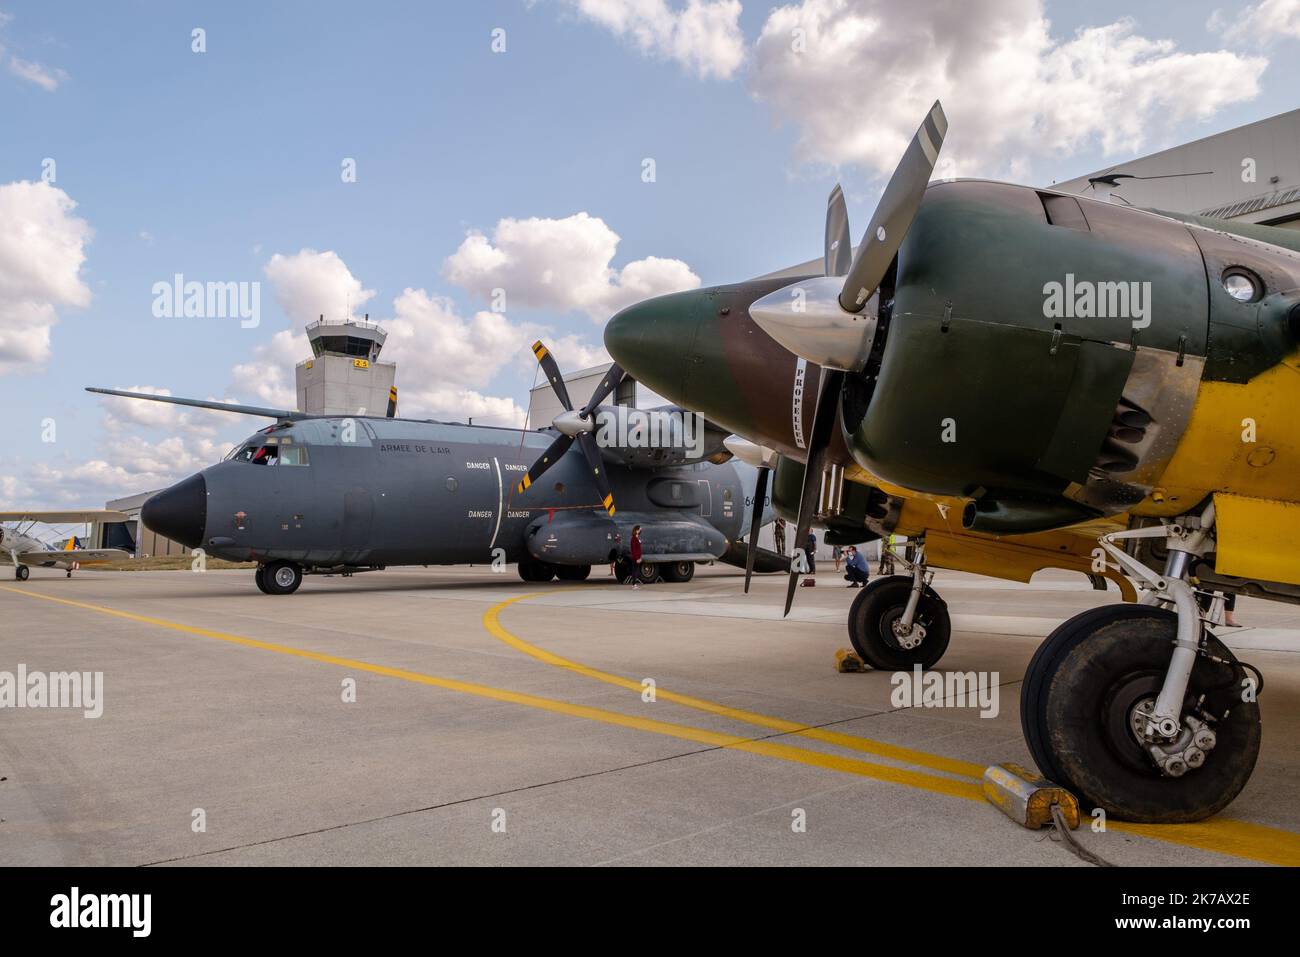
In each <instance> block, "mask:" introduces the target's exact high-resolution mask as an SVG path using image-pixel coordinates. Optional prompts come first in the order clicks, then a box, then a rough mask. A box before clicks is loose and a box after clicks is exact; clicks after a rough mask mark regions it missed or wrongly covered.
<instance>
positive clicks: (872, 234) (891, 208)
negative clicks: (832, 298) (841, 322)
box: [840, 100, 948, 312]
mask: <svg viewBox="0 0 1300 957" xmlns="http://www.w3.org/2000/svg"><path fill="white" fill-rule="evenodd" d="M947 132H948V118H947V117H946V116H944V115H943V107H942V106H940V105H939V101H938V100H935V101H934V106H932V107H930V112H929V114H928V115H927V116H926V118H925V119H924V120H923V121H922V123H921V125H920V127H919V128H918V129H917V131H916V135H915V136H913V137H912V142H911V143H910V144H909V145H908V147H907V152H905V153H904V154H903V158H902V160H900V161H899V164H898V167H897V168H896V169H895V170H894V175H893V176H892V177H890V180H889V185H887V186H886V187H885V192H884V193H883V194H882V195H881V197H880V203H879V205H877V206H876V211H875V212H874V213H872V215H871V222H870V223H868V224H867V231H866V233H865V234H863V237H862V242H861V244H859V246H858V254H857V255H856V256H854V257H853V265H852V266H850V267H849V273H848V277H847V278H846V279H845V280H844V288H843V289H842V290H841V291H840V306H841V307H843V308H844V309H845V310H847V311H848V312H861V311H862V307H863V306H865V305H866V303H867V300H868V299H870V298H871V294H872V293H873V292H875V291H876V288H877V287H878V286H879V285H880V281H881V280H882V279H884V278H885V273H887V272H888V271H889V264H890V263H891V262H893V261H894V256H896V255H897V254H898V248H899V247H900V246H902V245H903V238H904V237H905V236H906V235H907V230H908V228H909V227H910V226H911V225H912V220H913V219H914V218H915V217H916V211H917V209H918V208H919V207H920V205H921V200H922V199H923V198H924V197H925V187H926V186H927V185H928V184H929V182H930V176H931V175H932V174H933V173H934V164H935V163H936V162H938V160H939V150H940V148H941V147H942V146H943V138H944V135H945V134H946V133H947Z"/></svg>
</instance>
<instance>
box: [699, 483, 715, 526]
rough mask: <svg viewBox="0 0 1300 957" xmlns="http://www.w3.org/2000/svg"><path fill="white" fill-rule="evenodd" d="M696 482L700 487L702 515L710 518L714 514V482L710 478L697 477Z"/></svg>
mask: <svg viewBox="0 0 1300 957" xmlns="http://www.w3.org/2000/svg"><path fill="white" fill-rule="evenodd" d="M695 484H696V485H698V486H699V487H700V517H701V518H710V517H712V515H713V483H711V482H710V481H709V480H708V479H696V480H695Z"/></svg>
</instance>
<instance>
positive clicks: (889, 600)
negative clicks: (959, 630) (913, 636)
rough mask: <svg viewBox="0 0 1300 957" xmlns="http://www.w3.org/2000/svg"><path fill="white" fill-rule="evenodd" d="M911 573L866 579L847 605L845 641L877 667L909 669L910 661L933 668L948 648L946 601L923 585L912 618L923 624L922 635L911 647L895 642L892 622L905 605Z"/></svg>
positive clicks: (879, 669) (908, 595)
mask: <svg viewBox="0 0 1300 957" xmlns="http://www.w3.org/2000/svg"><path fill="white" fill-rule="evenodd" d="M911 594H912V576H910V575H890V576H888V577H887V578H876V579H873V580H872V581H869V582H867V583H866V584H865V585H863V586H862V587H861V588H860V589H858V594H857V595H856V596H855V597H854V599H853V604H852V605H850V606H849V622H848V624H849V641H850V642H852V643H853V650H854V651H856V652H857V653H858V655H859V656H860V657H861V658H862V660H863V661H865V662H866V663H867V664H868V665H870V666H871V667H872V668H875V669H876V670H877V671H910V670H911V669H912V667H913V666H914V665H920V666H921V667H922V668H926V669H929V668H933V667H934V666H935V665H936V664H937V663H938V662H939V659H940V658H942V657H943V654H944V652H945V651H947V650H948V640H949V639H950V638H951V637H952V622H951V621H950V620H949V617H948V605H947V603H946V602H945V601H944V600H943V599H942V598H940V597H939V596H938V594H937V593H936V592H935V591H934V589H932V588H930V587H929V586H926V589H925V591H924V592H922V593H921V600H920V602H919V603H918V604H917V607H916V617H915V621H916V622H918V623H920V624H922V625H924V626H925V638H924V640H922V642H921V643H920V644H919V645H917V646H916V647H915V648H912V649H911V650H908V649H905V648H903V647H901V646H900V645H899V644H898V640H897V639H896V638H895V637H894V633H893V631H892V628H891V626H892V624H893V622H894V621H895V620H896V619H897V618H898V617H899V616H900V615H902V613H903V611H904V610H905V609H906V608H907V600H908V598H910V597H911Z"/></svg>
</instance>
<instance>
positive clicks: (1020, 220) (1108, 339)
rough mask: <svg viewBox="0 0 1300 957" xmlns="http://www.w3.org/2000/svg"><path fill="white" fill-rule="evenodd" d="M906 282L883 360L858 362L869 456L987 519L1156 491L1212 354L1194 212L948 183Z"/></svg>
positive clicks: (855, 440)
mask: <svg viewBox="0 0 1300 957" xmlns="http://www.w3.org/2000/svg"><path fill="white" fill-rule="evenodd" d="M890 291H891V290H888V289H886V290H884V292H885V293H889V292H890ZM892 298H893V302H892V306H890V307H889V311H888V321H887V323H884V322H882V328H883V331H882V332H881V333H878V335H882V336H883V337H884V339H883V348H882V349H880V351H879V358H878V366H875V367H873V366H871V365H869V366H868V368H867V369H866V370H865V372H864V373H863V374H861V375H857V376H850V377H849V381H848V382H847V383H846V387H845V394H844V398H843V422H844V429H845V433H846V442H847V445H848V447H849V450H850V452H851V453H852V455H853V457H854V459H855V460H856V461H857V462H858V463H859V464H860V465H862V467H863V468H865V469H867V470H868V471H869V472H871V473H872V474H874V475H877V476H879V477H880V478H882V479H884V480H886V481H888V482H891V483H894V484H897V485H900V486H903V487H906V488H909V489H913V490H916V491H920V492H928V493H934V494H940V495H950V496H964V497H971V498H974V499H976V500H977V501H978V502H979V506H978V507H976V508H970V509H967V510H966V519H967V521H968V523H969V524H968V526H967V527H972V528H977V529H979V528H984V529H985V530H988V531H1034V530H1039V529H1042V528H1050V527H1056V526H1060V525H1065V524H1070V523H1072V522H1077V521H1080V520H1081V519H1084V518H1087V517H1089V516H1091V515H1096V514H1098V513H1099V512H1114V511H1119V510H1122V508H1123V507H1125V506H1126V505H1128V504H1131V503H1132V502H1134V501H1139V500H1141V498H1142V497H1143V496H1144V495H1145V494H1146V490H1145V488H1142V487H1141V486H1140V483H1133V482H1131V481H1130V480H1131V479H1132V478H1133V477H1134V475H1135V474H1136V473H1139V472H1140V471H1141V470H1142V468H1143V466H1144V465H1145V466H1147V467H1150V466H1151V465H1153V464H1155V462H1156V460H1157V459H1159V457H1160V455H1161V454H1162V453H1163V451H1164V449H1163V444H1162V443H1157V442H1156V441H1155V439H1156V438H1157V435H1158V434H1159V433H1160V432H1161V430H1162V429H1163V430H1165V434H1164V435H1163V438H1165V439H1168V438H1171V437H1172V439H1173V441H1174V442H1176V438H1177V434H1178V433H1180V432H1181V430H1182V428H1183V426H1184V425H1185V423H1186V417H1187V415H1188V413H1189V411H1190V405H1191V401H1192V399H1193V398H1194V396H1195V389H1196V383H1197V382H1198V381H1199V378H1200V373H1201V369H1202V367H1203V365H1204V357H1205V355H1206V343H1207V330H1208V323H1209V316H1208V297H1207V294H1206V275H1205V267H1204V264H1203V262H1202V258H1201V251H1200V249H1199V248H1198V246H1197V243H1196V241H1195V240H1194V239H1193V238H1192V235H1191V234H1190V232H1189V231H1188V230H1187V228H1186V227H1185V226H1183V225H1182V224H1179V223H1173V222H1170V221H1168V220H1167V219H1163V218H1160V217H1158V216H1154V215H1151V214H1149V213H1146V212H1143V211H1140V210H1132V209H1126V208H1123V207H1118V206H1113V205H1110V204H1106V203H1097V202H1087V201H1082V202H1081V201H1080V200H1078V199H1076V198H1074V197H1071V196H1065V195H1062V194H1053V193H1049V192H1043V191H1038V190H1034V189H1030V188H1025V187H1018V186H1009V185H1005V184H999V183H985V182H958V183H949V184H937V185H935V186H932V187H931V188H930V190H929V191H928V193H927V195H926V199H925V202H924V203H923V204H922V206H921V209H920V211H919V213H918V215H917V217H916V219H915V221H914V222H913V224H912V228H911V230H910V232H909V233H908V236H907V239H906V240H905V242H904V243H903V246H902V248H901V249H900V251H899V256H898V263H897V274H896V278H895V281H894V286H893V289H892ZM1170 433H1172V435H1171V434H1170ZM1153 446H1154V448H1153ZM1170 448H1172V443H1170Z"/></svg>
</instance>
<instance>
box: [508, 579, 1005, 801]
mask: <svg viewBox="0 0 1300 957" xmlns="http://www.w3.org/2000/svg"><path fill="white" fill-rule="evenodd" d="M543 594H545V593H544V592H532V593H531V594H527V595H518V596H516V597H514V598H507V599H506V600H505V601H502V602H498V603H497V604H495V605H493V606H492V607H491V608H489V609H488V610H487V611H486V612H484V613H483V627H484V628H486V629H487V630H488V632H489V633H490V634H491V635H492V636H493V637H494V638H497V639H498V640H500V641H503V642H505V643H506V644H507V645H509V646H510V647H512V648H514V649H516V650H518V651H522V652H523V653H524V654H526V655H531V656H532V657H534V658H536V659H537V660H538V661H544V662H545V663H546V664H548V665H554V666H555V667H557V668H566V669H568V670H569V671H572V672H574V673H575V674H579V675H582V676H583V677H586V678H593V679H595V680H596V681H603V682H605V683H606V684H611V685H617V686H618V687H620V688H626V689H628V690H629V691H635V692H636V693H637V694H638V695H640V694H641V692H642V690H643V689H642V687H641V682H639V681H634V680H633V679H631V678H624V677H623V676H621V675H615V674H610V673H609V672H608V671H601V670H599V669H597V668H592V667H589V666H587V665H584V664H582V663H581V662H577V661H570V660H569V659H568V658H562V657H560V656H559V655H557V654H554V653H552V652H549V651H546V650H545V649H542V648H538V647H537V646H536V645H533V644H529V643H528V642H526V641H524V640H523V639H522V638H520V637H518V636H517V635H514V634H512V633H511V632H509V631H507V630H506V629H505V628H504V627H503V626H502V624H501V617H500V616H501V612H503V611H505V609H507V608H509V607H510V606H511V605H513V604H515V603H516V602H520V601H524V600H525V599H528V598H537V597H539V596H541V595H543ZM655 698H656V700H663V701H671V702H673V704H680V705H684V706H685V707H687V708H694V709H696V710H697V711H707V712H709V713H710V714H716V715H719V716H720V717H724V718H731V719H732V720H734V721H743V722H745V723H746V724H753V725H757V726H759V727H762V728H771V729H772V730H774V731H781V732H783V733H785V734H792V735H797V736H799V737H802V738H812V739H813V740H816V741H824V742H826V743H827V744H835V745H839V746H840V747H842V748H850V749H851V750H854V751H861V752H863V753H865V754H874V755H875V756H876V757H880V758H890V759H892V760H895V761H902V762H905V763H907V764H915V765H918V766H920V767H923V768H930V769H931V770H934V771H947V772H948V773H949V774H960V775H961V776H962V777H967V778H974V779H976V780H979V779H980V778H981V777H982V776H983V774H984V769H983V768H982V767H980V766H979V765H978V764H972V763H971V762H969V761H959V760H957V759H955V758H945V757H942V756H941V755H937V754H929V753H927V752H925V751H914V750H913V749H911V748H903V747H899V746H897V745H893V744H886V743H885V742H884V741H875V740H872V739H871V738H862V737H858V736H857V735H852V734H844V733H842V732H839V731H830V730H827V729H825V728H810V727H808V725H806V724H800V723H799V722H797V721H787V720H786V719H785V718H774V717H772V716H771V715H766V714H759V713H757V712H754V711H745V710H743V709H741V708H732V707H729V706H727V705H725V704H719V703H718V702H716V701H708V700H706V699H704V698H694V697H691V696H690V695H684V694H678V693H677V692H675V691H668V690H666V689H664V688H660V687H656V688H655Z"/></svg>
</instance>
